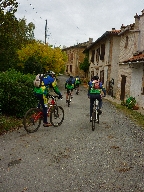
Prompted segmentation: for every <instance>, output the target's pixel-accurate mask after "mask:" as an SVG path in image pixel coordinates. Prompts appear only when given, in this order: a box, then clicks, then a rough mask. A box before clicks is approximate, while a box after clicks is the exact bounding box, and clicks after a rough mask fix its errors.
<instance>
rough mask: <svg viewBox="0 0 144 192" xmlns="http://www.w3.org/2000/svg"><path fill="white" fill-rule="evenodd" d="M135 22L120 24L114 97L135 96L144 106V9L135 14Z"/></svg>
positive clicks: (123, 98) (124, 98)
mask: <svg viewBox="0 0 144 192" xmlns="http://www.w3.org/2000/svg"><path fill="white" fill-rule="evenodd" d="M134 18H135V23H133V24H130V25H127V26H123V25H122V26H121V32H120V33H119V36H120V38H121V41H120V53H119V71H118V81H117V91H116V98H117V99H120V100H122V101H124V100H126V99H127V98H128V97H129V96H132V97H135V98H136V101H137V104H138V105H139V106H144V10H143V11H142V15H137V14H136V15H135V16H134Z"/></svg>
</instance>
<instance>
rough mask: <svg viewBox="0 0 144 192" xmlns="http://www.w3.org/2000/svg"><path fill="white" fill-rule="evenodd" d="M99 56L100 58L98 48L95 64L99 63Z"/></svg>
mask: <svg viewBox="0 0 144 192" xmlns="http://www.w3.org/2000/svg"><path fill="white" fill-rule="evenodd" d="M99 56H100V48H98V49H97V50H96V62H97V63H98V62H99Z"/></svg>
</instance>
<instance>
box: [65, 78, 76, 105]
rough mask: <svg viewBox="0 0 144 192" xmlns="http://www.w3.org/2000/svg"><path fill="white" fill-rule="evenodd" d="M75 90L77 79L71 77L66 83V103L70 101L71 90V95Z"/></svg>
mask: <svg viewBox="0 0 144 192" xmlns="http://www.w3.org/2000/svg"><path fill="white" fill-rule="evenodd" d="M74 88H75V78H74V77H73V76H72V75H70V76H69V78H68V79H67V80H66V82H65V89H66V90H67V93H66V102H67V100H68V94H69V92H70V90H71V95H72V92H73V89H74ZM71 98H72V97H71Z"/></svg>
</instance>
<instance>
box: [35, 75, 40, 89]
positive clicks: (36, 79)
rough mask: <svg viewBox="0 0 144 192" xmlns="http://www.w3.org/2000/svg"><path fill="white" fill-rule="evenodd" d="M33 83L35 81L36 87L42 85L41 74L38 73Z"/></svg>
mask: <svg viewBox="0 0 144 192" xmlns="http://www.w3.org/2000/svg"><path fill="white" fill-rule="evenodd" d="M33 83H34V86H35V87H40V86H41V75H40V74H38V75H36V77H35V80H34V81H33Z"/></svg>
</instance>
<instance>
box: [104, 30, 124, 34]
mask: <svg viewBox="0 0 144 192" xmlns="http://www.w3.org/2000/svg"><path fill="white" fill-rule="evenodd" d="M120 32H121V30H112V31H107V33H109V34H118V33H120Z"/></svg>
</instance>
